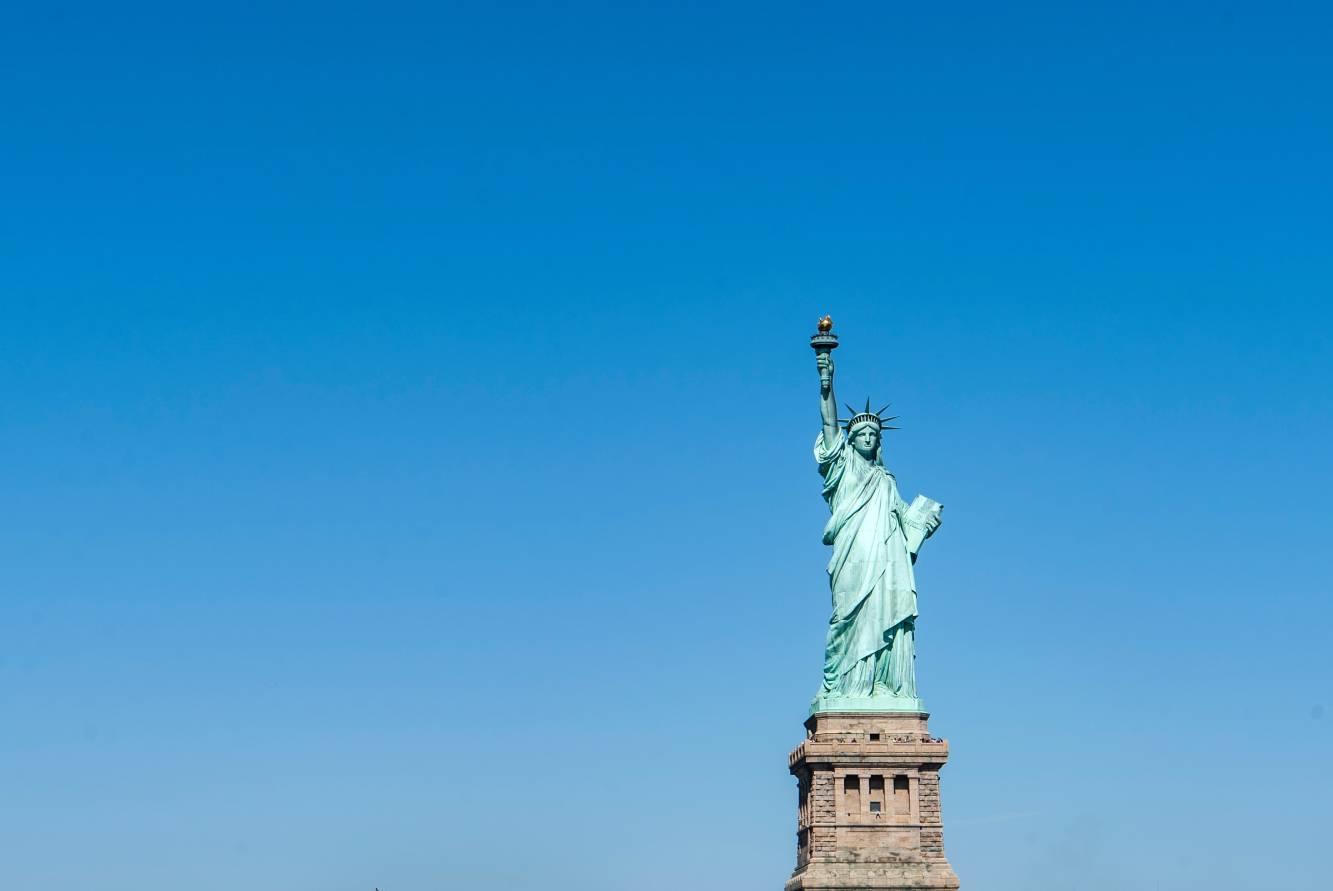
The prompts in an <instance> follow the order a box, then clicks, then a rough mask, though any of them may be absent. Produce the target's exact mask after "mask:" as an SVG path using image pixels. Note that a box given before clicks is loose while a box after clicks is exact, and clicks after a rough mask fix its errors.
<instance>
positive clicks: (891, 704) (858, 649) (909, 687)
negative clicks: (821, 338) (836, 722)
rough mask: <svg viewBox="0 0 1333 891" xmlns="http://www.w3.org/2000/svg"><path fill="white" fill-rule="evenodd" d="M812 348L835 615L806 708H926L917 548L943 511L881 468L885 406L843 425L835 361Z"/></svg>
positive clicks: (818, 459)
mask: <svg viewBox="0 0 1333 891" xmlns="http://www.w3.org/2000/svg"><path fill="white" fill-rule="evenodd" d="M816 349H817V356H818V364H819V370H820V413H821V415H822V418H823V430H822V431H821V432H820V434H819V437H818V438H817V439H816V440H815V461H816V463H817V465H818V467H819V472H820V474H821V475H822V476H823V478H824V499H825V500H826V501H827V502H828V505H829V510H830V516H829V521H828V524H827V525H826V526H825V527H824V544H826V545H829V546H831V547H832V548H833V555H832V557H831V558H830V560H829V564H828V575H829V587H830V589H831V591H832V595H833V612H832V616H831V617H830V619H829V627H828V637H827V641H826V644H825V649H824V677H823V682H822V683H821V685H820V689H819V693H818V694H817V695H816V696H815V698H814V701H813V702H812V703H811V705H810V711H811V713H812V714H813V713H815V712H824V711H913V712H915V711H923V710H924V709H923V707H922V704H921V700H920V698H919V697H918V695H917V688H916V665H915V662H916V618H917V595H916V577H915V575H914V573H913V564H914V563H915V561H916V556H917V552H918V551H919V550H920V548H921V545H922V544H923V543H924V542H925V541H926V539H928V538H929V537H930V536H931V535H933V534H934V532H935V530H936V529H938V528H939V525H940V512H941V510H942V506H941V505H940V504H939V503H938V502H935V501H931V500H930V499H929V498H925V497H922V496H917V497H916V498H915V499H914V500H913V501H912V502H911V503H910V504H909V503H908V502H906V501H905V500H904V499H903V498H902V496H901V495H900V494H899V492H898V483H897V481H896V480H895V479H894V477H893V474H891V473H889V471H888V470H887V469H886V468H885V466H884V452H883V438H882V432H883V430H884V429H885V428H886V424H885V421H887V420H892V419H891V418H884V417H883V416H882V412H883V409H881V410H880V411H879V412H872V411H871V410H870V405H869V403H868V402H867V404H866V408H865V410H864V411H861V412H856V411H855V410H853V412H852V417H851V418H849V419H848V420H847V421H846V422H845V423H842V422H840V421H839V419H838V416H837V403H836V401H835V400H834V396H833V358H832V356H831V355H830V353H829V352H828V351H827V350H820V349H818V348H816Z"/></svg>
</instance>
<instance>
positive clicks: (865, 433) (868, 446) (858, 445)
mask: <svg viewBox="0 0 1333 891" xmlns="http://www.w3.org/2000/svg"><path fill="white" fill-rule="evenodd" d="M878 446H879V431H878V430H876V429H875V428H874V427H862V428H861V429H860V430H858V431H856V433H855V434H854V435H853V436H852V448H854V449H856V451H857V452H858V453H859V454H860V455H861V457H862V458H865V459H867V460H870V459H873V458H874V457H875V449H876V448H877V447H878Z"/></svg>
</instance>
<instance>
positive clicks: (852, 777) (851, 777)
mask: <svg viewBox="0 0 1333 891" xmlns="http://www.w3.org/2000/svg"><path fill="white" fill-rule="evenodd" d="M842 809H843V810H844V811H845V812H846V813H849V814H859V813H861V778H860V777H858V776H857V775H856V774H848V775H847V776H845V777H843V780H842Z"/></svg>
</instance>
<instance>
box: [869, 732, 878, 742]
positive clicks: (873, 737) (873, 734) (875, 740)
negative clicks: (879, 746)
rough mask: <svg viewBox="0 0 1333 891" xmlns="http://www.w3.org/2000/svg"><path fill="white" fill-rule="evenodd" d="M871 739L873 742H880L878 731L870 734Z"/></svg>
mask: <svg viewBox="0 0 1333 891" xmlns="http://www.w3.org/2000/svg"><path fill="white" fill-rule="evenodd" d="M870 741H871V742H879V734H878V733H872V734H870Z"/></svg>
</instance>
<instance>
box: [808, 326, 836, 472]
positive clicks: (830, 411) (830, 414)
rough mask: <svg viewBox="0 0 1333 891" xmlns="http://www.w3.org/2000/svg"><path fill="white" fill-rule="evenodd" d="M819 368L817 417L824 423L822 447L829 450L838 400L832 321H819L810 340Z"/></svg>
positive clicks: (831, 443) (833, 438) (834, 436)
mask: <svg viewBox="0 0 1333 891" xmlns="http://www.w3.org/2000/svg"><path fill="white" fill-rule="evenodd" d="M810 346H812V347H814V350H815V365H816V366H817V367H818V368H819V415H820V417H821V418H822V419H823V421H824V447H825V448H828V449H831V448H833V444H834V443H835V442H837V438H838V400H837V399H835V398H834V397H833V350H834V349H836V348H837V346H838V335H836V334H834V333H833V319H831V318H829V317H828V316H824V318H822V319H820V320H819V333H818V334H816V335H815V336H814V337H812V338H810Z"/></svg>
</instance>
